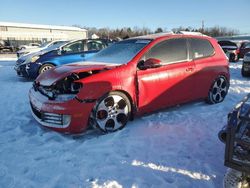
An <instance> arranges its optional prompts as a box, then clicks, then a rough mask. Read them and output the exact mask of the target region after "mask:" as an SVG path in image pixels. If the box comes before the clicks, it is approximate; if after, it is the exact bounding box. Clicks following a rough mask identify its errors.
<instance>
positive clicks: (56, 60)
mask: <svg viewBox="0 0 250 188" xmlns="http://www.w3.org/2000/svg"><path fill="white" fill-rule="evenodd" d="M54 46H55V45H54ZM56 46H57V47H56V48H55V47H53V46H52V47H51V48H47V49H45V50H42V51H40V52H36V53H32V54H29V55H27V56H22V57H21V58H19V59H18V60H17V62H16V66H15V70H16V72H17V74H18V75H19V76H23V77H27V78H36V77H37V76H38V75H39V74H41V73H43V72H45V71H47V70H49V69H51V68H52V67H55V66H59V65H64V64H67V63H74V62H79V61H84V60H85V59H86V58H88V57H90V56H92V55H94V54H95V53H97V52H98V51H99V50H101V49H103V48H106V47H107V44H106V42H103V41H102V40H101V39H82V40H74V41H71V42H68V43H66V44H65V43H63V44H62V45H60V46H58V45H56Z"/></svg>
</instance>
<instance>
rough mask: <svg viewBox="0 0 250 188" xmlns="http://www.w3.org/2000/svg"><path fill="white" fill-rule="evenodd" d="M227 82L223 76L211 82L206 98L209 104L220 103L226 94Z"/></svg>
mask: <svg viewBox="0 0 250 188" xmlns="http://www.w3.org/2000/svg"><path fill="white" fill-rule="evenodd" d="M228 88H229V82H228V81H227V79H226V78H225V77H224V76H219V77H218V78H216V79H215V81H214V82H213V84H212V86H211V88H210V90H209V93H208V97H207V102H208V103H209V104H215V103H220V102H222V101H223V100H224V99H225V97H226V95H227V92H228Z"/></svg>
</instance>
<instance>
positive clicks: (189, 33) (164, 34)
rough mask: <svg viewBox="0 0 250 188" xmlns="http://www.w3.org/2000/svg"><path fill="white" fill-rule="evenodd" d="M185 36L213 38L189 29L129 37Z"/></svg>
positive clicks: (152, 38)
mask: <svg viewBox="0 0 250 188" xmlns="http://www.w3.org/2000/svg"><path fill="white" fill-rule="evenodd" d="M172 36H176V37H183V36H189V37H194V36H199V37H205V38H212V37H209V36H207V35H204V34H202V33H199V32H188V31H180V32H178V33H173V32H167V33H156V34H150V35H143V36H138V37H132V38H129V39H149V40H155V39H159V38H167V37H172Z"/></svg>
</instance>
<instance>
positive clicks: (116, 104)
mask: <svg viewBox="0 0 250 188" xmlns="http://www.w3.org/2000/svg"><path fill="white" fill-rule="evenodd" d="M91 116H92V120H93V123H94V126H96V127H97V128H99V129H100V130H101V131H103V132H105V133H107V132H114V131H117V130H120V129H122V128H123V127H125V125H126V124H127V122H128V120H129V119H130V116H131V103H130V101H129V99H128V97H127V96H126V95H125V94H124V93H121V92H117V91H115V92H110V93H108V94H107V95H104V96H103V97H102V98H101V99H99V100H98V101H97V103H96V105H95V107H94V109H93V111H92V115H91Z"/></svg>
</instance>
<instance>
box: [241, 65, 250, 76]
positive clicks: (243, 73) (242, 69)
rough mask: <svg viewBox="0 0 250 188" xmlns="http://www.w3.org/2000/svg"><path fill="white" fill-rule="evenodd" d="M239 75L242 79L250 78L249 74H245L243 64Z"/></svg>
mask: <svg viewBox="0 0 250 188" xmlns="http://www.w3.org/2000/svg"><path fill="white" fill-rule="evenodd" d="M241 75H242V76H243V77H249V76H250V74H249V72H246V71H245V70H244V64H243V65H242V68H241Z"/></svg>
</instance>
